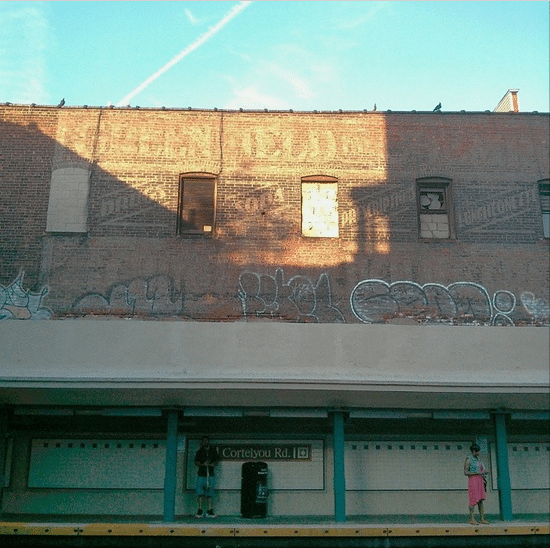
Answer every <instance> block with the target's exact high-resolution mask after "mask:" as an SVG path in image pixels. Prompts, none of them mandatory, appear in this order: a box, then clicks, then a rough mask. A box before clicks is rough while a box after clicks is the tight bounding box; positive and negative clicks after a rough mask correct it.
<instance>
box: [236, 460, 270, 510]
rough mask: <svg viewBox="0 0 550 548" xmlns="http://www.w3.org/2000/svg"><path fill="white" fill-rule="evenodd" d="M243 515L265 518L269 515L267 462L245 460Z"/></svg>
mask: <svg viewBox="0 0 550 548" xmlns="http://www.w3.org/2000/svg"><path fill="white" fill-rule="evenodd" d="M241 515H242V517H243V518H265V516H266V515H267V464H266V463H265V462H256V461H254V462H245V463H244V464H243V467H242V475H241Z"/></svg>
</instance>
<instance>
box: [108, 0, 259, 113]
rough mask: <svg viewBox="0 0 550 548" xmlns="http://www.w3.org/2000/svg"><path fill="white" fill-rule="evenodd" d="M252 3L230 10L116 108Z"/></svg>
mask: <svg viewBox="0 0 550 548" xmlns="http://www.w3.org/2000/svg"><path fill="white" fill-rule="evenodd" d="M251 3H252V2H248V1H247V2H239V3H238V4H237V5H236V6H234V7H233V8H231V10H229V12H228V13H227V15H226V16H225V17H223V18H222V19H221V20H220V21H219V22H218V23H217V24H216V25H214V26H213V27H211V28H210V29H209V30H208V31H206V32H205V33H204V34H203V35H202V36H200V37H199V38H198V39H197V40H195V42H193V43H192V44H191V45H190V46H187V47H186V48H185V49H183V50H182V51H180V52H179V53H178V54H177V55H176V56H175V57H174V58H173V59H172V60H171V61H169V62H168V63H166V65H164V66H163V67H162V68H161V69H159V70H157V72H155V74H153V75H151V76H149V78H147V80H145V81H144V82H143V83H141V84H140V85H139V86H138V87H137V88H136V89H134V90H133V91H131V92H130V93H129V94H128V95H126V97H124V98H122V99H121V100H120V101H119V102H118V103H117V104H116V106H117V107H122V106H124V105H127V104H128V103H129V102H130V99H132V98H133V97H135V96H136V95H137V94H138V93H140V92H141V91H143V90H144V89H145V88H146V87H147V86H148V85H149V84H151V83H152V82H154V81H155V80H156V79H157V78H158V77H159V76H161V75H162V74H164V73H165V72H166V71H167V70H168V69H169V68H171V67H173V66H174V65H175V64H176V63H179V62H180V61H181V60H182V59H183V58H184V57H185V56H187V55H189V54H190V53H191V52H192V51H193V50H195V49H197V48H198V47H199V46H201V45H202V44H204V43H205V42H206V41H207V40H209V39H210V38H212V36H214V35H215V34H216V33H217V32H218V31H220V30H221V29H222V28H223V27H224V26H225V25H226V24H227V23H229V21H231V19H233V18H234V17H236V16H237V15H238V14H239V13H240V12H241V11H242V10H244V8H246V7H247V6H248V5H249V4H251Z"/></svg>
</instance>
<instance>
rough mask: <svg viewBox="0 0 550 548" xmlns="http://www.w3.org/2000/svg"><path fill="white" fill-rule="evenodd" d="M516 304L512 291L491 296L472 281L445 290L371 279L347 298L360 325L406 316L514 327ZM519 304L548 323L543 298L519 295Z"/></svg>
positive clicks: (503, 291) (524, 294) (439, 285)
mask: <svg viewBox="0 0 550 548" xmlns="http://www.w3.org/2000/svg"><path fill="white" fill-rule="evenodd" d="M516 304H517V299H516V297H515V295H514V294H513V293H512V292H510V291H507V290H499V291H496V292H495V293H494V295H493V296H492V297H491V296H490V295H489V293H488V292H487V290H486V289H485V288H484V287H483V286H481V285H479V284H476V283H473V282H457V283H453V284H450V285H448V286H446V287H445V286H443V285H441V284H436V283H428V284H425V285H422V286H421V285H419V284H417V283H415V282H410V281H398V282H394V283H391V284H389V283H387V282H385V281H383V280H377V279H371V280H363V281H361V282H359V283H358V284H357V285H356V286H355V288H354V289H353V291H352V293H351V297H350V305H351V309H352V312H353V313H354V315H355V316H356V317H357V318H358V319H359V320H360V321H362V322H364V323H384V322H386V321H387V320H389V319H391V318H395V317H399V316H407V317H412V318H415V319H416V320H418V321H420V322H424V323H429V322H430V321H431V322H441V321H448V322H449V323H455V322H456V323H466V324H473V325H514V321H513V320H512V316H511V315H512V313H513V312H514V310H515V309H516ZM522 304H523V306H524V308H525V309H526V310H527V312H528V313H529V314H530V315H531V316H533V319H535V321H537V322H541V321H542V322H544V321H548V317H549V313H548V304H547V303H546V302H545V301H544V299H538V300H537V299H535V297H534V295H533V294H531V293H523V294H522Z"/></svg>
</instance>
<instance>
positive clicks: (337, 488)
mask: <svg viewBox="0 0 550 548" xmlns="http://www.w3.org/2000/svg"><path fill="white" fill-rule="evenodd" d="M332 418H333V431H334V519H335V520H336V521H337V522H344V521H346V472H345V461H344V458H345V455H344V413H342V412H341V411H336V412H334V413H333V415H332Z"/></svg>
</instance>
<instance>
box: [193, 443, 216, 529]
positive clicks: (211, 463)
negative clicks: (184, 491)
mask: <svg viewBox="0 0 550 548" xmlns="http://www.w3.org/2000/svg"><path fill="white" fill-rule="evenodd" d="M219 460H220V456H219V454H218V450H217V449H216V448H215V447H213V446H212V445H210V440H209V438H208V436H204V437H203V438H202V440H201V446H200V448H199V450H198V451H197V452H196V454H195V464H196V465H197V467H198V470H197V497H198V510H197V513H196V514H195V517H196V518H202V517H203V515H204V514H203V510H202V505H203V500H204V497H206V501H207V505H208V506H207V511H206V517H207V518H215V517H216V514H215V513H214V509H213V508H212V498H213V496H214V487H215V483H216V481H215V480H216V478H215V466H216V465H217V464H218V462H219Z"/></svg>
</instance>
